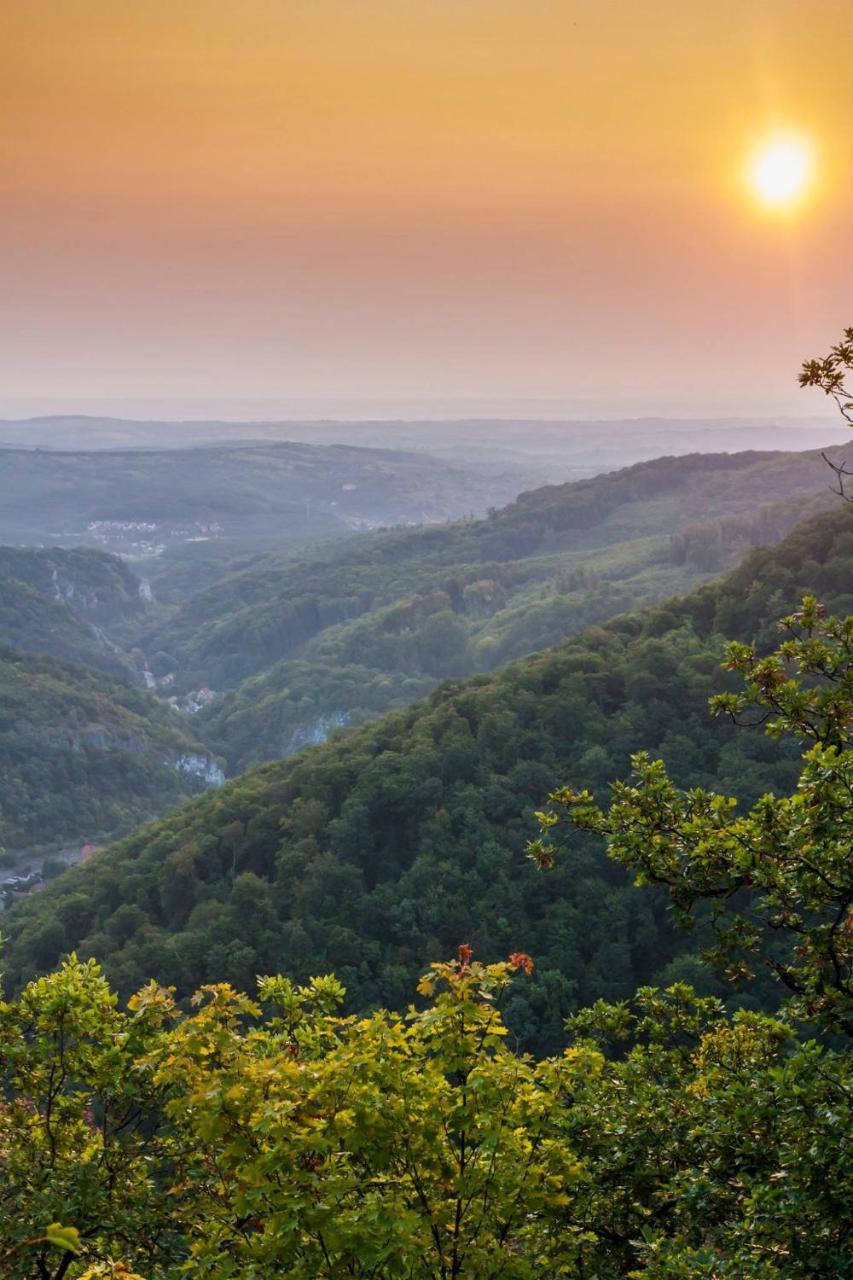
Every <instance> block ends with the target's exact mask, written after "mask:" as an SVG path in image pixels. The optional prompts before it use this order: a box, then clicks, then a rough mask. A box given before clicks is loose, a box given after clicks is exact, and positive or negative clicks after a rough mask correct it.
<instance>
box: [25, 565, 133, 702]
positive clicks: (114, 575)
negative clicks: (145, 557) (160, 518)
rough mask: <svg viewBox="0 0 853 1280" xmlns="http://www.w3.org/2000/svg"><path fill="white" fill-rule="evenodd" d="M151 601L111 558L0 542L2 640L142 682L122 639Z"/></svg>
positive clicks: (121, 566) (30, 651)
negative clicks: (13, 545)
mask: <svg viewBox="0 0 853 1280" xmlns="http://www.w3.org/2000/svg"><path fill="white" fill-rule="evenodd" d="M149 605H150V600H149V593H148V592H147V590H146V586H145V583H144V582H141V581H140V579H139V578H137V577H136V575H135V574H134V573H133V572H132V571H131V570H130V569H129V568H128V566H127V565H126V564H125V563H124V561H122V560H119V559H118V557H116V556H112V555H108V554H106V553H105V552H102V551H97V550H92V549H88V548H86V549H83V548H80V549H71V550H68V549H64V548H61V547H51V548H49V549H42V548H36V547H0V644H4V645H9V646H11V647H12V648H15V649H20V650H22V651H24V652H27V653H40V654H44V655H45V656H47V657H51V658H55V659H56V660H57V661H58V662H66V663H67V662H72V663H75V664H80V665H82V666H88V667H95V668H97V669H99V670H101V671H106V672H108V673H109V674H111V675H118V676H123V677H125V678H126V679H131V680H133V681H135V682H137V683H139V682H140V681H141V678H142V677H141V673H140V671H139V669H138V663H135V662H134V660H133V658H132V657H131V656H130V654H129V653H128V652H127V650H126V648H125V647H124V645H123V644H122V641H123V639H124V637H125V635H126V633H127V632H128V631H130V630H132V629H133V628H134V627H135V626H140V625H142V624H143V622H144V620H145V616H146V614H147V613H149V612H150V608H149Z"/></svg>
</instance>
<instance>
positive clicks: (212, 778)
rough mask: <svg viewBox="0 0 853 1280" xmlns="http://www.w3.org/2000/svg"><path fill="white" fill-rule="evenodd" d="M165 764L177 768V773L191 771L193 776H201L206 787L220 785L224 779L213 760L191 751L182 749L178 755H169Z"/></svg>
mask: <svg viewBox="0 0 853 1280" xmlns="http://www.w3.org/2000/svg"><path fill="white" fill-rule="evenodd" d="M166 764H167V765H168V766H169V768H170V769H177V771H178V772H179V773H191V774H192V775H193V777H195V778H201V780H202V782H204V784H205V786H208V787H221V786H222V784H223V782H224V781H225V774H224V773H223V772H222V770H221V769H220V767H219V765H218V764H217V763H216V761H215V760H211V759H209V758H208V757H207V756H201V755H198V754H197V753H196V752H193V751H184V752H182V753H181V754H180V755H176V756H170V757H169V759H168V760H167V761H166Z"/></svg>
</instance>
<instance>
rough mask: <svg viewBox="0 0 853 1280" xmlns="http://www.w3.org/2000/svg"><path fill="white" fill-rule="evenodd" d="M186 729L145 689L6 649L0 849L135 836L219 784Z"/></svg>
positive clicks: (1, 688)
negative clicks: (139, 826)
mask: <svg viewBox="0 0 853 1280" xmlns="http://www.w3.org/2000/svg"><path fill="white" fill-rule="evenodd" d="M220 779H221V773H220V771H219V766H218V763H217V762H216V760H215V759H214V758H213V757H212V755H211V753H210V752H209V751H208V749H207V748H206V747H204V746H202V745H201V744H200V743H199V742H198V741H197V740H196V738H195V737H194V736H193V734H192V733H191V732H190V731H189V730H188V728H187V727H186V725H185V722H184V721H182V719H181V718H180V717H179V716H178V715H177V714H176V713H175V712H173V711H172V710H171V708H169V707H167V706H164V705H163V704H162V703H161V702H158V700H157V699H156V698H154V697H152V696H151V695H150V694H149V693H146V692H145V691H144V690H143V689H138V688H134V687H132V686H130V685H129V684H126V683H124V682H122V681H117V680H111V679H109V678H108V677H107V676H105V675H102V674H99V673H96V672H93V671H85V670H83V669H82V668H80V667H66V666H62V665H60V664H59V663H57V662H54V661H52V660H51V659H49V658H45V657H37V656H35V655H33V654H24V653H21V652H19V651H17V650H14V649H10V648H6V647H2V646H0V846H4V845H5V846H6V847H7V850H8V851H9V853H10V856H13V855H14V851H15V850H18V849H28V850H36V849H42V850H44V849H51V848H58V847H60V846H62V845H64V844H66V843H72V844H73V843H77V844H78V845H79V844H82V843H85V842H87V841H92V840H98V839H104V838H108V837H112V836H115V835H116V834H121V833H123V832H126V831H129V830H131V829H132V828H133V827H134V826H136V825H137V824H138V823H140V822H143V821H145V820H146V819H149V818H151V817H152V816H154V815H155V814H160V813H163V812H164V810H165V809H166V808H167V807H168V806H169V805H171V804H175V803H177V802H178V801H179V800H181V799H184V798H186V797H187V796H189V795H194V794H196V793H197V792H199V791H200V790H202V789H203V788H204V787H205V786H206V785H209V783H210V782H215V781H219V780H220Z"/></svg>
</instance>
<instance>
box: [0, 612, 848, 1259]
mask: <svg viewBox="0 0 853 1280" xmlns="http://www.w3.org/2000/svg"><path fill="white" fill-rule="evenodd" d="M785 625H786V627H787V628H788V631H789V632H790V635H789V637H788V638H787V639H786V640H785V641H784V642H783V644H782V645H781V646H780V647H779V649H778V650H777V651H776V652H775V653H774V654H772V655H770V656H769V657H759V655H757V654H756V653H755V652H754V651H753V650H751V649H750V648H748V647H746V646H742V645H738V646H735V647H733V648H732V650H731V652H730V663H731V664H732V665H733V666H734V667H735V668H736V669H738V670H740V671H742V672H743V674H744V675H745V677H746V693H745V695H743V697H741V696H738V695H734V694H727V695H723V697H722V698H721V699H718V700H717V701H716V702H715V704H714V705H715V709H716V710H717V711H718V712H724V713H726V714H728V715H730V716H733V717H735V718H738V719H739V718H740V717H741V716H742V714H743V713H744V712H745V710H746V709H747V707H748V706H750V707H757V708H758V709H759V710H761V711H762V712H765V711H766V712H767V713H768V714H769V716H770V719H769V721H768V724H767V728H768V731H769V732H771V733H774V734H776V733H791V734H793V735H795V736H796V737H798V738H799V739H801V740H802V739H804V740H805V742H806V745H807V747H808V750H807V752H806V755H805V757H804V763H803V769H802V773H801V777H800V782H799V785H798V788H797V790H796V791H795V793H794V794H793V795H792V796H789V797H781V798H780V797H773V796H766V797H764V798H763V799H762V800H761V801H760V802H759V804H758V805H757V806H755V808H754V809H753V810H752V811H751V812H750V813H749V814H747V815H745V816H744V817H737V816H736V815H735V813H734V805H733V803H732V802H731V801H730V800H728V799H726V798H724V797H717V796H713V795H711V794H709V793H706V792H702V791H692V792H688V793H686V794H684V793H681V792H679V791H677V789H676V788H675V787H674V786H673V785H672V784H671V783H670V782H669V780H668V778H667V777H666V775H665V772H664V771H663V768H662V766H659V765H652V764H649V763H647V762H644V761H643V760H639V761H638V774H639V778H638V779H637V782H636V785H630V786H626V785H624V784H616V786H615V788H614V790H615V796H614V803H613V805H612V806H611V808H610V810H609V811H607V812H605V811H604V810H601V809H599V808H597V807H596V806H595V805H594V803H593V801H592V798H591V797H590V796H589V795H587V794H583V793H581V794H577V793H572V792H558V793H555V795H554V797H553V798H554V800H555V802H556V803H557V804H565V805H567V806H568V808H569V812H570V813H571V814H572V816H573V817H574V819H575V821H576V822H577V823H578V824H579V825H581V826H585V827H587V828H591V829H592V830H593V831H596V832H598V833H600V834H604V835H605V836H606V837H607V838H608V840H609V841H610V845H611V852H612V853H613V854H614V855H615V856H616V857H617V858H619V859H621V860H624V861H626V862H627V863H628V864H629V865H630V866H632V867H633V868H634V869H635V870H636V871H638V872H639V873H640V874H641V876H645V877H651V878H654V879H657V880H661V881H663V882H665V883H667V884H668V885H669V886H670V888H671V891H672V893H673V896H674V899H675V902H676V905H677V906H678V907H680V908H681V909H682V910H684V911H687V910H688V909H689V908H690V907H691V906H692V905H693V903H694V902H696V901H698V900H705V899H710V900H711V901H715V902H721V903H724V904H730V903H732V902H734V901H738V902H740V901H741V900H744V901H743V906H742V909H741V910H739V912H738V914H737V915H736V917H735V919H734V921H729V923H728V926H727V927H726V930H725V933H724V936H723V939H722V942H721V945H725V946H728V944H729V943H730V942H732V941H736V942H740V943H745V944H746V945H747V947H752V948H759V947H761V946H762V945H764V944H765V941H766V936H767V934H772V943H771V944H768V945H767V946H766V955H767V959H768V962H769V963H770V964H771V966H772V968H773V970H774V972H775V973H776V974H777V975H778V976H779V977H780V978H781V980H782V982H783V983H784V984H785V985H786V986H787V987H788V988H789V989H790V990H791V992H792V993H793V999H792V1001H791V1002H789V1005H788V1007H787V1009H786V1010H785V1011H784V1013H783V1016H782V1017H781V1018H772V1017H769V1016H767V1015H766V1014H762V1013H758V1012H755V1011H749V1010H741V1011H740V1012H738V1013H736V1014H735V1015H734V1016H733V1017H729V1016H728V1015H727V1013H726V1012H725V1010H724V1008H723V1005H722V1004H721V1002H720V1001H719V1000H717V999H716V998H713V997H700V996H698V995H697V994H696V993H695V992H694V991H693V990H692V989H691V988H690V987H689V986H687V985H686V984H683V983H677V984H674V985H672V986H670V987H669V988H667V989H666V990H661V989H656V988H643V989H641V990H640V991H639V992H638V993H637V995H636V997H635V999H634V1000H633V1001H632V1002H630V1003H629V1002H621V1003H616V1004H607V1003H605V1002H603V1001H600V1002H598V1003H597V1004H596V1005H594V1006H593V1007H592V1008H591V1009H589V1010H586V1011H584V1012H582V1013H580V1014H578V1015H576V1016H575V1017H574V1018H572V1019H570V1020H569V1033H570V1042H569V1045H568V1047H567V1048H566V1049H565V1050H564V1052H563V1053H562V1054H560V1055H559V1056H555V1057H552V1058H546V1059H544V1060H542V1061H538V1062H537V1061H535V1060H534V1059H532V1058H531V1057H529V1056H526V1055H519V1054H518V1053H517V1052H516V1051H515V1050H514V1049H513V1047H512V1046H511V1045H510V1044H508V1042H507V1034H506V1029H505V1026H504V1023H503V1020H502V1017H501V1013H500V1002H501V999H502V997H503V996H504V994H505V993H506V991H507V989H508V987H509V985H510V982H511V981H512V979H513V977H514V976H515V975H517V974H520V973H521V974H524V975H528V976H529V974H530V972H531V970H532V968H533V962H532V960H531V959H530V957H529V956H527V955H526V954H523V953H515V954H513V955H511V956H510V957H509V959H508V960H507V961H505V962H501V963H497V964H487V965H482V964H480V963H478V962H477V961H475V960H474V958H473V955H472V952H471V949H470V947H468V946H462V947H460V948H459V952H458V955H457V958H456V959H455V960H454V961H452V962H450V963H444V964H434V965H433V966H432V967H431V969H430V970H429V972H428V973H427V974H426V975H425V976H424V977H423V978H422V980H421V983H420V985H419V988H418V993H419V997H420V1001H419V1004H418V1006H417V1007H415V1006H413V1007H411V1008H410V1009H409V1011H408V1013H406V1014H398V1013H392V1012H387V1011H379V1012H376V1013H374V1014H372V1015H370V1016H368V1017H359V1016H355V1015H350V1016H341V1014H340V1013H339V1007H340V1004H341V1001H342V999H343V995H344V992H343V989H342V987H341V986H340V984H339V983H338V982H337V980H336V979H334V978H332V977H325V978H314V979H312V980H311V981H310V982H309V983H307V984H306V985H304V986H302V987H294V986H293V984H292V983H291V982H289V981H288V980H287V979H285V978H281V977H277V978H265V979H261V980H260V981H259V989H258V1000H257V1002H256V1001H252V1000H250V999H249V998H248V997H247V996H244V995H241V994H239V993H237V992H235V991H234V990H233V989H232V988H231V987H229V986H227V985H224V984H219V985H213V986H207V987H205V988H203V989H202V990H201V991H200V992H199V993H198V994H197V995H196V996H195V997H194V999H193V1002H192V1008H191V1010H190V1011H189V1012H183V1011H181V1010H180V1009H179V1007H178V1006H176V1004H175V1001H174V998H173V995H172V993H171V992H170V991H169V990H167V989H164V988H162V987H159V986H157V985H156V984H154V983H152V984H150V985H149V986H148V987H146V988H144V989H143V990H142V991H141V992H139V993H138V994H137V995H136V996H135V997H133V998H132V1000H131V1001H130V1003H129V1006H128V1008H127V1010H120V1009H119V1007H118V1000H117V997H116V996H115V995H114V993H113V992H112V991H111V990H110V988H109V986H108V984H107V983H106V981H105V979H104V977H103V976H102V974H101V972H100V970H99V968H98V966H97V964H96V963H95V962H94V961H93V960H89V961H87V962H80V961H78V960H77V959H76V958H74V957H71V958H70V959H69V960H68V961H67V962H66V963H65V964H64V965H63V966H62V968H61V969H60V970H59V971H58V972H56V973H53V974H51V975H49V976H47V977H42V978H39V979H36V980H35V981H33V982H31V983H30V984H29V985H28V986H27V987H26V988H25V989H24V990H23V992H22V994H21V995H20V997H19V998H18V999H17V1000H15V1001H12V1002H8V1003H3V1004H2V1005H0V1065H2V1072H3V1084H2V1094H3V1099H4V1101H3V1105H2V1108H1V1109H0V1204H2V1206H3V1209H4V1214H3V1217H2V1220H0V1261H2V1264H3V1274H4V1276H8V1277H9V1278H10V1280H24V1278H25V1277H30V1276H33V1275H37V1276H39V1277H42V1278H43V1280H61V1278H62V1277H63V1276H64V1277H67V1278H68V1280H77V1278H78V1277H80V1278H82V1277H88V1278H90V1280H91V1278H92V1277H94V1276H103V1275H112V1276H120V1275H125V1276H127V1274H128V1270H133V1271H135V1273H136V1274H137V1275H139V1276H144V1277H146V1278H147V1280H178V1277H180V1276H183V1275H187V1274H191V1275H193V1276H197V1277H201V1278H207V1280H230V1278H232V1277H241V1280H244V1278H245V1280H267V1278H269V1280H272V1277H277V1276H282V1275H286V1276H288V1277H291V1278H292V1280H338V1278H339V1277H340V1278H341V1280H342V1278H343V1277H359V1278H362V1280H368V1277H369V1278H371V1280H398V1278H399V1277H408V1280H452V1278H455V1277H459V1278H463V1277H464V1278H466V1280H498V1278H499V1277H500V1280H546V1278H547V1280H553V1277H557V1276H561V1275H563V1276H573V1277H576V1278H577V1280H616V1278H617V1277H633V1278H634V1280H700V1278H701V1280H783V1278H784V1280H807V1278H811V1277H814V1278H816V1277H829V1276H833V1277H844V1276H849V1275H851V1274H853V1266H851V1259H850V1254H849V1249H848V1243H849V1227H850V1220H849V1204H850V1203H851V1192H853V1179H851V1168H850V1162H849V1159H848V1153H847V1149H846V1147H845V1139H846V1136H847V1135H848V1134H849V1132H850V1125H851V1116H850V1092H851V1084H853V1082H851V1079H850V1075H851V1073H850V1058H849V1054H847V1053H845V1052H843V1051H841V1050H839V1049H838V1048H836V1047H834V1044H833V1043H819V1042H817V1041H815V1040H807V1041H805V1042H803V1041H800V1040H798V1038H797V1035H796V1027H797V1021H798V1020H799V1019H803V1018H806V1019H808V1020H810V1021H812V1022H814V1023H817V1024H819V1025H821V1026H823V1027H825V1028H826V1029H828V1030H829V1031H830V1032H832V1033H833V1035H834V1037H835V1039H836V1040H837V1039H840V1038H841V1037H842V1036H843V1033H844V1032H845V1030H847V1029H848V1018H849V997H850V967H849V966H850V931H849V928H848V924H849V920H850V902H851V895H853V885H851V879H852V878H851V862H853V856H852V855H853V842H851V840H850V839H849V835H850V825H849V824H850V796H851V790H850V781H851V779H850V773H849V766H850V752H849V731H850V724H851V718H853V681H852V680H851V672H853V620H847V621H844V622H841V621H838V620H835V619H831V618H826V617H825V616H824V614H823V611H822V610H821V609H820V608H819V607H818V606H817V604H816V602H815V601H813V600H806V601H805V602H804V604H803V608H802V610H801V611H800V613H799V614H798V615H796V616H795V617H792V618H790V619H787V620H786V623H785ZM791 669H793V672H794V674H792V673H791ZM556 821H557V812H556V811H552V812H551V813H550V814H548V815H544V825H545V826H546V828H552V827H553V826H555V825H556ZM533 853H534V855H535V856H536V857H537V859H538V860H539V861H540V863H546V864H547V862H549V861H550V860H551V859H552V858H553V857H555V856H556V854H555V851H554V850H553V849H552V848H551V847H550V846H549V845H548V844H546V842H545V841H544V840H543V841H540V842H539V843H538V844H537V845H536V846H535V847H534V849H533ZM764 926H766V927H764ZM64 1224H67V1225H64Z"/></svg>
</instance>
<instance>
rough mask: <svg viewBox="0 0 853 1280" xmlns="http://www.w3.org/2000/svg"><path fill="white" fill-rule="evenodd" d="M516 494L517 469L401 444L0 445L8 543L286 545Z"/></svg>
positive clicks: (435, 517)
mask: <svg viewBox="0 0 853 1280" xmlns="http://www.w3.org/2000/svg"><path fill="white" fill-rule="evenodd" d="M0 439H2V433H0ZM517 492H518V483H517V478H516V477H515V476H514V475H512V474H510V473H509V472H508V471H507V472H505V473H504V474H503V475H491V474H490V475H488V476H484V475H482V474H479V473H478V472H475V471H471V470H470V469H466V468H463V467H461V466H456V465H453V464H451V463H449V462H445V461H442V460H439V459H436V458H433V457H430V456H428V455H425V454H417V453H406V452H402V451H399V450H393V449H383V450H378V449H361V448H351V447H348V446H345V445H329V446H326V445H309V444H294V443H270V444H255V445H251V444H245V445H241V444H237V443H232V444H228V445H224V446H222V447H218V448H212V447H199V448H192V449H166V450H159V451H158V450H141V449H137V450H133V449H126V450H119V451H117V450H92V451H79V452H68V451H57V450H49V449H39V448H25V449H22V448H0V541H2V542H7V543H13V544H15V543H18V544H27V545H63V546H98V547H101V548H103V549H105V550H110V551H118V552H121V553H122V554H124V555H129V556H132V557H133V558H135V559H144V558H146V557H147V558H150V557H156V556H158V555H162V554H163V552H164V551H167V550H168V549H170V548H172V547H176V546H184V545H186V544H201V543H214V544H218V543H227V544H228V545H229V546H231V547H235V546H236V547H238V548H239V547H241V546H245V545H255V544H256V543H260V544H262V545H263V544H264V543H265V542H266V543H267V544H268V543H270V542H271V541H272V542H273V543H274V544H275V545H277V546H279V547H284V546H287V545H289V544H292V543H299V542H303V541H305V540H306V539H311V538H317V537H328V536H330V535H336V534H342V533H347V532H352V531H353V530H358V529H365V528H376V527H378V526H381V525H411V524H420V523H424V522H433V521H445V520H450V519H455V518H458V517H460V516H462V515H467V514H471V513H483V512H485V511H486V509H487V508H488V507H490V506H493V505H497V504H502V503H504V502H506V501H508V500H509V499H510V498H512V497H514V496H515V494H516V493H517Z"/></svg>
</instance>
